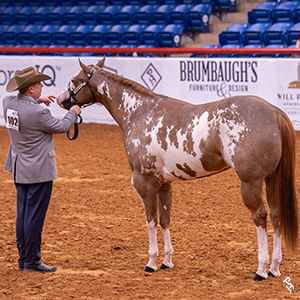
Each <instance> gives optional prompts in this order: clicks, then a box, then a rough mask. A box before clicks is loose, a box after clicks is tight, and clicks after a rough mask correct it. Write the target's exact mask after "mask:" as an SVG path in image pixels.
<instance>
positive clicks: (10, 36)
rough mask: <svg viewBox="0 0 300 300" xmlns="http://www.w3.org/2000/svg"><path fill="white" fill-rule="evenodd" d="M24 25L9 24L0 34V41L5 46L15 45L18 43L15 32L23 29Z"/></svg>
mask: <svg viewBox="0 0 300 300" xmlns="http://www.w3.org/2000/svg"><path fill="white" fill-rule="evenodd" d="M25 27H26V25H11V26H9V28H8V29H7V31H4V32H2V33H1V35H0V39H1V43H2V44H3V45H6V46H16V45H17V44H18V37H17V34H18V32H20V31H23V30H24V29H25Z"/></svg>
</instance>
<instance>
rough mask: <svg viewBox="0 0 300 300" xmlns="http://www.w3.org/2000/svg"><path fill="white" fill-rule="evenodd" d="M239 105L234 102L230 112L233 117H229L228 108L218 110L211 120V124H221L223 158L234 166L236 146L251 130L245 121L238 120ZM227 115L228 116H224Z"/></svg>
mask: <svg viewBox="0 0 300 300" xmlns="http://www.w3.org/2000/svg"><path fill="white" fill-rule="evenodd" d="M236 107H237V106H236V105H234V104H232V106H231V109H230V112H231V114H232V118H231V119H229V118H228V110H229V108H226V109H224V110H217V112H216V114H215V115H214V118H213V120H211V121H210V124H209V125H210V126H215V124H219V126H220V129H219V130H220V138H221V140H222V144H223V158H224V160H225V161H226V163H227V164H229V165H231V166H232V167H233V168H234V163H233V157H234V155H235V148H236V146H237V143H238V142H239V141H240V140H241V139H242V138H243V137H244V136H245V135H246V133H247V132H248V131H249V129H248V128H247V126H246V124H245V122H237V121H236V120H235V116H237V115H238V114H239V113H238V112H237V111H236V110H235V108H236ZM224 115H226V116H227V117H224Z"/></svg>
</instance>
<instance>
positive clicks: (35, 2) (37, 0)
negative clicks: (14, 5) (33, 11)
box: [23, 0, 42, 7]
mask: <svg viewBox="0 0 300 300" xmlns="http://www.w3.org/2000/svg"><path fill="white" fill-rule="evenodd" d="M23 3H24V5H25V6H36V7H39V6H41V5H42V0H23Z"/></svg>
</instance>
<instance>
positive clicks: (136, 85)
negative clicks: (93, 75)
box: [100, 69, 157, 97]
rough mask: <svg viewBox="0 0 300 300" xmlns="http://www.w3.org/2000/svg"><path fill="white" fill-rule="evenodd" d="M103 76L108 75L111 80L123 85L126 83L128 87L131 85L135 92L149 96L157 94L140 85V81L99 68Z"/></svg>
mask: <svg viewBox="0 0 300 300" xmlns="http://www.w3.org/2000/svg"><path fill="white" fill-rule="evenodd" d="M100 71H101V72H102V73H103V74H104V76H106V77H108V78H109V79H111V80H113V81H116V82H118V83H120V84H123V85H126V86H128V87H131V88H133V89H134V90H136V91H137V92H139V93H142V94H145V95H147V96H151V97H154V96H156V95H157V94H156V93H154V92H152V91H150V90H149V89H147V88H146V87H144V86H143V85H141V84H140V83H137V82H135V81H133V80H130V79H128V78H125V77H122V76H120V75H118V74H114V73H111V72H108V71H106V70H103V69H101V70H100Z"/></svg>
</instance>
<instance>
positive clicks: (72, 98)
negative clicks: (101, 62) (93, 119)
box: [62, 68, 96, 109]
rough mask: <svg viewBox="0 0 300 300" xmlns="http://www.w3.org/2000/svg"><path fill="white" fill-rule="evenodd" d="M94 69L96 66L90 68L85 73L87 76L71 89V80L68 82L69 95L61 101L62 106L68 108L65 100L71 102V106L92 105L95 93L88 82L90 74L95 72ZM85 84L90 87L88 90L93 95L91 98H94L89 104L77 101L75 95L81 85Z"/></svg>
mask: <svg viewBox="0 0 300 300" xmlns="http://www.w3.org/2000/svg"><path fill="white" fill-rule="evenodd" d="M95 71H96V68H92V69H91V70H90V72H89V73H88V74H87V77H86V78H85V79H84V81H83V82H81V83H80V84H79V85H78V86H77V87H76V88H75V89H74V90H73V91H72V90H71V81H69V84H68V92H69V97H68V98H66V99H65V100H64V101H63V103H62V104H63V106H64V108H66V109H68V105H67V102H71V104H72V106H73V105H78V106H79V107H81V108H84V107H87V106H90V105H92V104H94V103H95V102H96V96H95V94H94V93H93V90H92V87H91V85H90V82H89V80H90V78H91V77H92V75H93V74H94V73H95ZM85 86H87V87H88V88H89V89H90V91H91V93H92V95H93V99H94V100H93V102H92V103H89V104H80V103H79V102H78V100H77V99H76V95H77V94H78V93H79V91H80V90H81V89H82V88H83V87H85Z"/></svg>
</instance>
